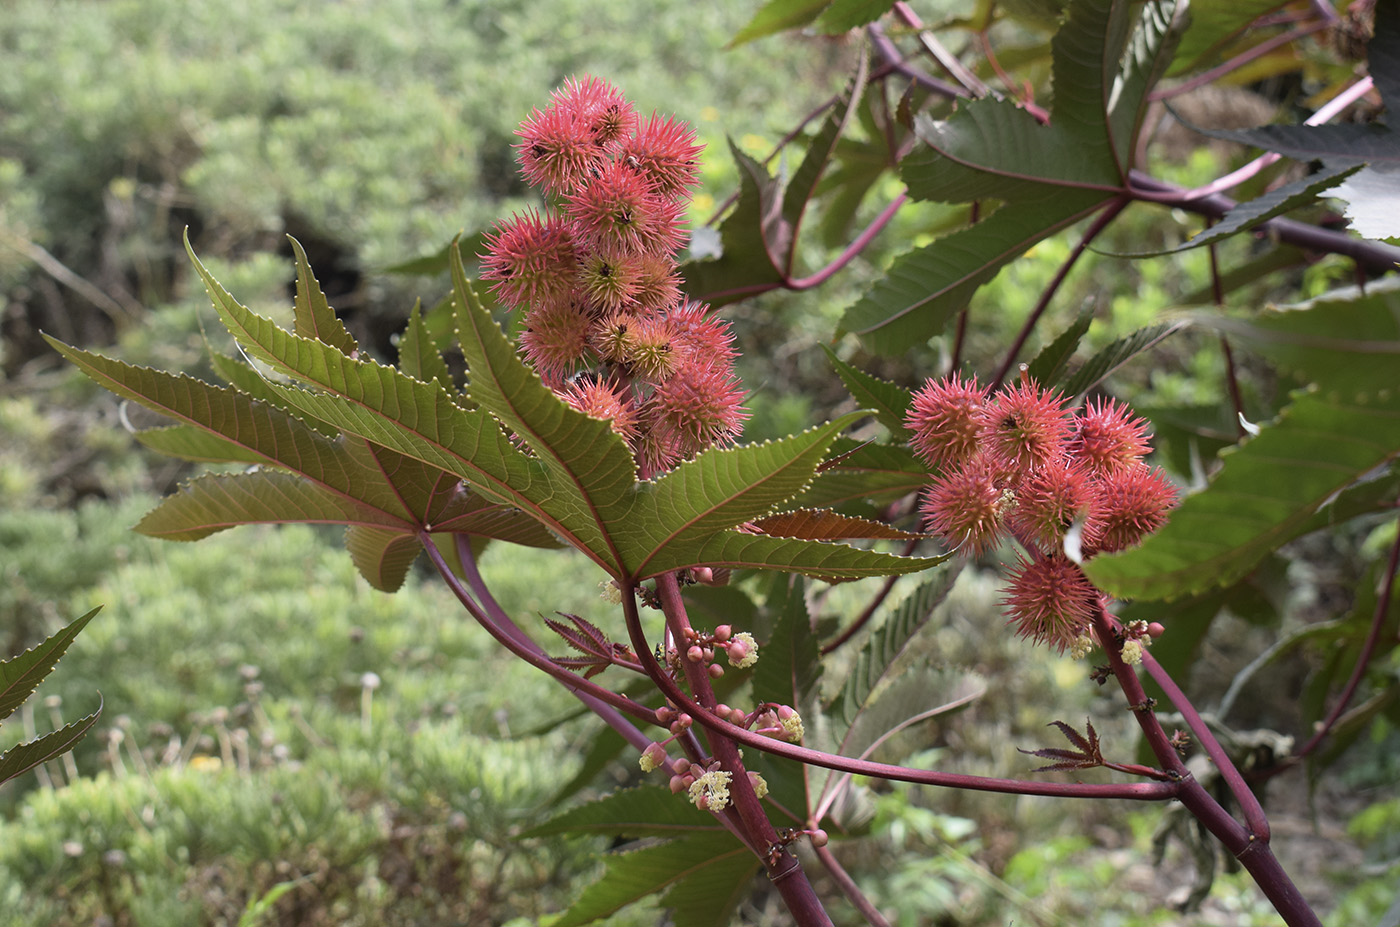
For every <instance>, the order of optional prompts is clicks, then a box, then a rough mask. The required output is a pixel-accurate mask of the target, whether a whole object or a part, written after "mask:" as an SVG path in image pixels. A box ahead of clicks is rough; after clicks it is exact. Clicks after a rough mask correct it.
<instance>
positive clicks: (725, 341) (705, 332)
mask: <svg viewBox="0 0 1400 927" xmlns="http://www.w3.org/2000/svg"><path fill="white" fill-rule="evenodd" d="M666 321H667V323H668V324H669V325H670V326H671V329H672V331H674V332H675V334H676V343H677V344H678V345H679V346H680V348H681V351H682V353H684V354H685V356H686V357H688V358H694V359H695V360H696V361H698V362H701V363H708V364H728V363H730V362H731V361H733V360H734V358H735V357H736V356H737V355H738V352H737V351H735V350H734V333H733V332H732V331H731V330H730V328H729V323H727V322H725V321H723V320H722V319H720V318H719V317H718V316H716V315H714V314H713V313H712V312H710V307H709V306H707V305H706V304H704V303H698V302H695V301H694V300H690V299H687V300H685V301H684V302H683V303H681V304H680V305H679V306H677V307H675V308H674V309H672V310H671V311H670V312H668V313H667V314H666Z"/></svg>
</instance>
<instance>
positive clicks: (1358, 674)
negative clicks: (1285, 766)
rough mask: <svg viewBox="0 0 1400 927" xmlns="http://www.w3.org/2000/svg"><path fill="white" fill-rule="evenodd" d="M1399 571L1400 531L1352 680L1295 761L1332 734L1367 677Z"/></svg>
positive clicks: (1392, 548)
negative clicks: (1338, 720)
mask: <svg viewBox="0 0 1400 927" xmlns="http://www.w3.org/2000/svg"><path fill="white" fill-rule="evenodd" d="M1397 570H1400V530H1397V531H1396V532H1395V542H1394V543H1393V544H1391V545H1390V560H1389V562H1388V563H1387V564H1386V567H1385V578H1384V579H1383V580H1382V582H1383V583H1384V585H1383V586H1382V587H1381V594H1380V598H1379V599H1378V600H1377V601H1376V612H1375V615H1374V616H1373V617H1372V618H1371V630H1370V633H1368V634H1367V635H1366V642H1365V643H1364V644H1362V645H1361V655H1360V656H1358V657H1357V658H1356V667H1355V669H1353V670H1352V671H1351V678H1350V679H1348V680H1347V684H1346V687H1345V688H1343V689H1342V694H1341V696H1340V697H1339V698H1338V699H1337V704H1335V705H1333V706H1332V710H1331V711H1329V712H1328V713H1327V718H1326V719H1325V720H1324V721H1323V722H1322V726H1321V727H1319V728H1318V729H1317V731H1316V733H1314V734H1313V735H1312V737H1310V738H1308V742H1307V743H1305V744H1303V746H1301V747H1299V748H1298V752H1297V754H1296V755H1295V756H1296V759H1301V758H1303V757H1305V756H1307V755H1308V754H1309V753H1312V752H1313V751H1314V750H1316V749H1317V746H1318V744H1320V743H1322V741H1323V738H1325V737H1326V736H1327V735H1328V734H1330V733H1331V732H1332V728H1333V726H1334V725H1336V723H1337V719H1338V718H1340V717H1341V716H1342V713H1343V712H1344V711H1346V708H1347V706H1348V705H1350V704H1351V700H1352V698H1353V697H1354V696H1355V695H1356V690H1357V687H1358V686H1360V685H1361V680H1362V678H1363V677H1364V676H1365V675H1366V670H1367V668H1368V667H1369V666H1370V664H1371V657H1372V655H1373V654H1374V653H1375V652H1376V645H1377V644H1379V643H1380V639H1381V629H1382V628H1384V627H1385V619H1386V616H1387V614H1388V613H1389V612H1390V596H1391V592H1392V591H1393V590H1394V589H1395V574H1396V572H1397Z"/></svg>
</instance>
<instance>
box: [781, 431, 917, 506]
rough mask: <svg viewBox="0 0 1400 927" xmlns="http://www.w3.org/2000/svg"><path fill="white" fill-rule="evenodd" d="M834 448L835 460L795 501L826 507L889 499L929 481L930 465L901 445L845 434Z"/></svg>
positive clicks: (799, 503) (888, 500)
mask: <svg viewBox="0 0 1400 927" xmlns="http://www.w3.org/2000/svg"><path fill="white" fill-rule="evenodd" d="M831 451H832V453H831V455H830V456H832V457H834V458H835V462H834V463H833V464H832V465H831V466H830V467H828V468H826V469H823V470H822V472H821V473H818V474H817V477H816V479H815V480H813V481H812V485H811V486H810V487H809V488H808V489H807V491H806V492H804V493H803V494H802V495H800V496H798V497H797V498H796V499H794V500H793V504H794V505H797V506H800V507H803V508H824V507H827V506H840V505H844V504H846V503H849V502H855V501H857V500H861V499H877V500H879V501H880V502H881V503H886V502H892V501H894V500H895V499H898V498H899V497H901V496H904V495H907V494H908V493H911V492H917V491H919V490H920V489H923V488H924V486H926V485H928V481H929V470H928V467H927V466H925V464H924V463H923V461H921V460H919V459H918V458H917V457H915V456H914V452H913V451H911V450H909V448H907V447H904V446H902V445H893V444H863V445H861V444H856V442H854V441H851V440H850V439H848V438H842V439H840V440H838V441H836V442H835V443H834V444H833V445H832V448H831Z"/></svg>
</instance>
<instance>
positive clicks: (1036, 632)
mask: <svg viewBox="0 0 1400 927" xmlns="http://www.w3.org/2000/svg"><path fill="white" fill-rule="evenodd" d="M1098 595H1099V594H1098V592H1097V590H1095V589H1094V587H1093V584H1091V583H1090V582H1089V580H1088V579H1087V578H1086V577H1085V576H1084V573H1083V572H1082V571H1081V570H1080V569H1079V567H1077V566H1076V565H1074V564H1073V563H1071V562H1070V561H1069V560H1067V559H1066V558H1065V557H1064V556H1063V555H1060V554H1054V555H1051V556H1048V557H1039V558H1036V559H1034V560H1022V561H1021V564H1020V566H1019V567H1017V568H1016V570H1015V571H1013V573H1012V574H1011V579H1010V583H1009V585H1008V586H1007V592H1006V596H1005V598H1004V599H1003V601H1002V605H1003V607H1004V608H1005V610H1006V614H1007V618H1008V621H1009V622H1010V623H1013V624H1015V625H1016V633H1017V634H1019V635H1020V636H1021V637H1026V638H1030V639H1031V640H1033V641H1035V642H1036V643H1043V644H1049V645H1050V646H1052V647H1054V648H1056V649H1057V650H1059V651H1060V652H1061V653H1064V651H1065V649H1066V648H1068V647H1072V646H1074V644H1075V642H1076V641H1077V640H1078V639H1079V638H1080V637H1082V636H1083V635H1084V634H1085V633H1086V632H1087V631H1088V629H1089V626H1090V623H1091V622H1092V621H1093V619H1094V610H1095V609H1096V608H1097V607H1098Z"/></svg>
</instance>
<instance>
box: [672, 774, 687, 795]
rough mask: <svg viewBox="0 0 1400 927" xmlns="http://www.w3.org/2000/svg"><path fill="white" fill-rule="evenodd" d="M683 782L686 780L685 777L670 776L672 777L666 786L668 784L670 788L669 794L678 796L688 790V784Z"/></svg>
mask: <svg viewBox="0 0 1400 927" xmlns="http://www.w3.org/2000/svg"><path fill="white" fill-rule="evenodd" d="M685 780H686V777H685V776H672V777H671V781H670V783H668V784H669V785H670V787H671V794H672V795H678V794H680V793H681V792H683V791H684V790H686V789H688V788H690V783H689V782H686V781H685Z"/></svg>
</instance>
